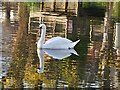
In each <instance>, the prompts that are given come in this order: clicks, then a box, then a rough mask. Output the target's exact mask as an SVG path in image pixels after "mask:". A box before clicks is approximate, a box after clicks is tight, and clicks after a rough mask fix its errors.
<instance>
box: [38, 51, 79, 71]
mask: <svg viewBox="0 0 120 90" xmlns="http://www.w3.org/2000/svg"><path fill="white" fill-rule="evenodd" d="M44 51H45V52H46V54H48V55H49V56H52V57H53V58H55V59H63V58H67V57H69V56H70V55H72V53H73V54H75V55H78V54H77V52H76V51H75V50H74V49H69V50H50V49H49V50H48V49H37V53H38V57H39V60H40V66H39V69H38V70H37V72H38V73H43V71H44Z"/></svg>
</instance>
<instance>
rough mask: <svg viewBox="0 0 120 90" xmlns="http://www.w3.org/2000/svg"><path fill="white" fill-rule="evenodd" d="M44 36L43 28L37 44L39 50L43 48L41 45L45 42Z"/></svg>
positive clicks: (44, 29) (44, 30)
mask: <svg viewBox="0 0 120 90" xmlns="http://www.w3.org/2000/svg"><path fill="white" fill-rule="evenodd" d="M45 35H46V28H43V29H42V32H41V37H40V40H39V44H40V46H39V47H40V48H43V44H44V42H45Z"/></svg>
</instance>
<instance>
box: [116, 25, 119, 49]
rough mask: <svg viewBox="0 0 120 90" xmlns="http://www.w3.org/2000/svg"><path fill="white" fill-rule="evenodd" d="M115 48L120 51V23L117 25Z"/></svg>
mask: <svg viewBox="0 0 120 90" xmlns="http://www.w3.org/2000/svg"><path fill="white" fill-rule="evenodd" d="M115 48H117V49H120V23H116V32H115Z"/></svg>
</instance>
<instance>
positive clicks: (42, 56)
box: [37, 49, 44, 73]
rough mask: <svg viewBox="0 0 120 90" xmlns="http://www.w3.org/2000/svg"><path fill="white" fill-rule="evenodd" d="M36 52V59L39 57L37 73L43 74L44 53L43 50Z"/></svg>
mask: <svg viewBox="0 0 120 90" xmlns="http://www.w3.org/2000/svg"><path fill="white" fill-rule="evenodd" d="M37 52H38V57H39V63H40V64H39V71H38V73H43V71H44V52H43V50H39V49H38V50H37Z"/></svg>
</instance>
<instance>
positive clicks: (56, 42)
mask: <svg viewBox="0 0 120 90" xmlns="http://www.w3.org/2000/svg"><path fill="white" fill-rule="evenodd" d="M40 29H41V30H42V32H41V37H40V39H39V40H38V43H37V48H44V49H71V48H74V46H75V45H76V44H77V43H78V42H79V41H80V40H77V41H75V42H72V41H71V40H69V39H66V38H62V37H53V38H52V39H49V40H48V41H46V42H45V34H46V25H45V24H40Z"/></svg>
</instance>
